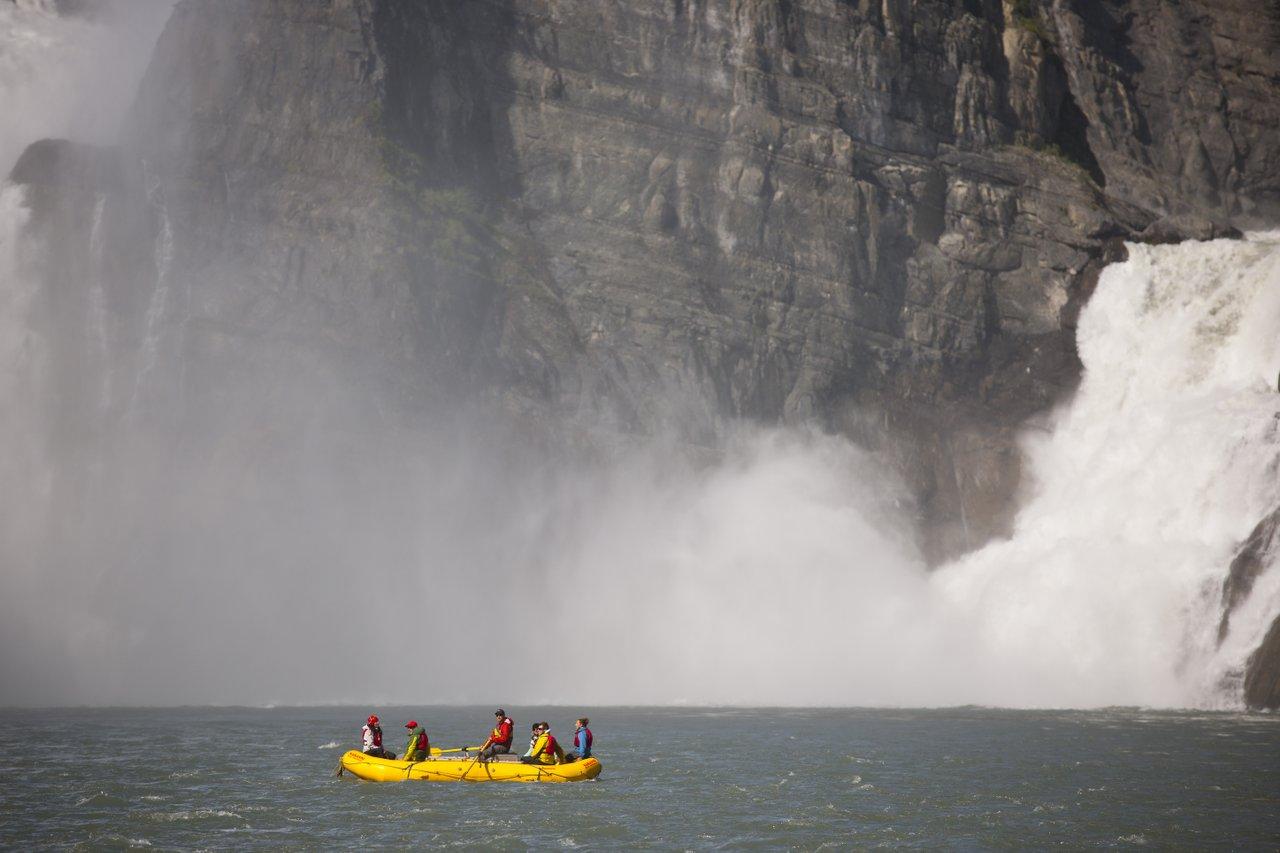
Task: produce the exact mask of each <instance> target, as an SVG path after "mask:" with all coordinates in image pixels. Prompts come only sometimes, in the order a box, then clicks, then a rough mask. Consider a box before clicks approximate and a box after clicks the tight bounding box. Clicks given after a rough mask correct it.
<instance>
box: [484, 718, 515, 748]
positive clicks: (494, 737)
mask: <svg viewBox="0 0 1280 853" xmlns="http://www.w3.org/2000/svg"><path fill="white" fill-rule="evenodd" d="M514 736H515V723H513V722H511V718H510V717H503V718H502V722H500V723H498V725H497V727H496V728H494V730H493V731H492V732H490V733H489V739H490V740H491V741H493V742H494V743H496V744H501V745H502V746H511V739H512V738H513V737H514Z"/></svg>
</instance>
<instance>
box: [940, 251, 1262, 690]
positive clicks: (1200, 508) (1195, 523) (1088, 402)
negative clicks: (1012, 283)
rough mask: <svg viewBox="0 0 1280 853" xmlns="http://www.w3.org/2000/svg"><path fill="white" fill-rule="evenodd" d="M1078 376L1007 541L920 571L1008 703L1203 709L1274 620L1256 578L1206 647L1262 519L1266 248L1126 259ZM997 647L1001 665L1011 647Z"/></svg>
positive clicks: (1089, 325)
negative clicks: (1225, 587)
mask: <svg viewBox="0 0 1280 853" xmlns="http://www.w3.org/2000/svg"><path fill="white" fill-rule="evenodd" d="M1078 343H1079V349H1080V356H1081V360H1082V361H1083V363H1084V369H1085V372H1084V377H1083V381H1082V383H1081V386H1080V388H1079V391H1078V392H1077V394H1076V395H1075V397H1074V399H1073V400H1071V402H1070V403H1069V404H1067V405H1066V406H1065V407H1063V408H1062V410H1061V411H1060V412H1058V413H1057V415H1056V417H1055V418H1054V421H1053V426H1052V430H1051V431H1050V432H1049V433H1048V434H1047V435H1039V434H1037V435H1032V436H1029V437H1028V438H1027V445H1026V452H1027V458H1028V461H1029V463H1030V466H1029V467H1030V471H1031V480H1032V493H1031V495H1030V498H1029V500H1028V501H1027V503H1026V505H1025V506H1024V507H1023V508H1022V510H1021V512H1020V513H1019V515H1018V517H1017V520H1016V522H1015V530H1014V532H1013V535H1012V537H1011V538H1010V539H1009V540H1008V541H1004V542H998V543H995V544H992V545H989V546H987V547H986V548H983V549H982V550H980V551H978V552H977V553H974V554H971V555H969V556H968V557H966V558H964V559H962V560H960V561H958V562H957V563H956V564H954V565H952V566H950V567H947V568H945V569H944V570H942V571H940V572H939V573H937V575H935V577H934V579H933V581H934V584H935V585H936V587H937V588H938V589H939V590H940V591H941V592H942V594H943V596H944V598H945V599H946V600H947V601H948V602H949V603H950V604H951V605H952V606H954V607H956V608H958V609H959V610H960V611H961V612H963V613H965V614H966V615H967V616H968V617H969V618H970V619H971V624H972V625H973V626H974V629H975V630H976V631H977V632H978V634H979V636H980V637H981V638H982V641H983V643H984V645H985V647H986V649H987V650H988V651H989V652H992V653H995V654H998V655H1009V654H1011V653H1012V654H1013V655H1014V656H1015V657H1017V658H1023V659H1026V658H1029V659H1030V660H1031V661H1032V662H1034V663H1036V664H1037V666H1036V668H1037V669H1042V670H1043V672H1044V673H1046V674H1048V675H1049V676H1050V678H1051V682H1050V683H1043V681H1042V680H1040V679H1032V680H1031V681H1029V682H1026V683H1023V684H1020V685H1019V684H1006V685H1005V686H1004V687H1003V688H1002V690H1001V694H1000V696H999V697H998V698H999V701H1002V702H1007V703H1012V704H1023V703H1024V702H1032V703H1035V704H1043V703H1049V704H1086V705H1095V704H1154V705H1198V706H1205V705H1208V706H1214V705H1219V704H1232V703H1233V702H1238V701H1239V700H1238V697H1234V696H1224V695H1221V694H1220V693H1219V692H1218V687H1217V686H1218V685H1219V684H1220V683H1221V682H1222V680H1223V677H1224V676H1225V675H1226V674H1227V673H1228V672H1230V671H1231V670H1238V669H1239V668H1240V667H1241V666H1242V665H1243V662H1244V661H1243V658H1244V656H1245V655H1247V654H1248V653H1249V652H1250V651H1252V649H1254V648H1256V646H1257V644H1258V642H1259V641H1260V640H1261V637H1262V633H1263V632H1264V631H1265V629H1266V627H1267V625H1268V624H1269V621H1270V619H1271V618H1274V616H1275V615H1276V613H1277V612H1278V611H1280V595H1278V593H1280V584H1278V583H1277V581H1280V577H1277V574H1278V573H1276V572H1275V571H1272V572H1270V573H1269V575H1264V581H1265V582H1264V583H1260V584H1259V586H1258V587H1257V588H1256V589H1255V590H1254V593H1253V596H1252V597H1251V601H1250V603H1249V605H1248V606H1247V607H1246V608H1245V611H1244V612H1242V613H1241V615H1240V617H1239V618H1238V619H1237V620H1236V621H1233V623H1232V631H1231V635H1230V636H1229V637H1228V641H1227V642H1226V643H1225V644H1224V647H1223V649H1222V650H1221V651H1219V650H1218V649H1217V648H1216V629H1217V624H1218V620H1219V619H1220V617H1221V614H1222V611H1221V606H1222V601H1221V590H1222V583H1223V580H1224V577H1225V571H1226V567H1227V566H1228V565H1229V564H1230V562H1231V559H1232V556H1233V554H1234V552H1235V549H1236V548H1237V547H1238V546H1239V545H1240V543H1241V542H1242V541H1243V540H1244V538H1245V537H1246V536H1247V535H1248V534H1249V532H1250V530H1251V529H1252V527H1253V526H1254V525H1255V524H1256V523H1257V522H1258V521H1259V520H1260V519H1261V518H1262V517H1263V516H1265V515H1266V514H1267V513H1268V512H1270V511H1271V510H1273V509H1274V508H1275V507H1276V506H1277V505H1280V394H1277V388H1276V379H1277V373H1278V372H1280V234H1254V235H1250V237H1249V239H1248V240H1247V241H1244V242H1233V241H1216V242H1212V243H1184V244H1181V245H1177V246H1163V247H1152V246H1142V245H1134V246H1131V247H1130V258H1129V260H1128V261H1127V262H1125V263H1122V264H1117V265H1113V266H1111V267H1109V268H1107V269H1106V270H1105V271H1104V272H1103V274H1102V277H1101V279H1100V281H1099V283H1098V288H1097V291H1096V293H1095V294H1094V296H1093V298H1092V299H1091V301H1090V302H1089V304H1088V306H1087V307H1086V309H1085V311H1084V313H1083V314H1082V316H1081V318H1080V324H1079V332H1078ZM1015 650H1016V651H1015Z"/></svg>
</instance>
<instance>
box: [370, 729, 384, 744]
mask: <svg viewBox="0 0 1280 853" xmlns="http://www.w3.org/2000/svg"><path fill="white" fill-rule="evenodd" d="M369 731H371V732H373V745H374V747H375V748H381V747H382V726H369Z"/></svg>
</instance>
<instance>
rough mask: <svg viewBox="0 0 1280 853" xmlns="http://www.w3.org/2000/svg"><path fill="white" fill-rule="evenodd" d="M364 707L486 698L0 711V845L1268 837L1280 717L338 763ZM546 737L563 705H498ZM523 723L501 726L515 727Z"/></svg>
mask: <svg viewBox="0 0 1280 853" xmlns="http://www.w3.org/2000/svg"><path fill="white" fill-rule="evenodd" d="M370 710H376V711H377V712H378V713H379V714H380V716H381V717H382V718H383V722H384V728H385V729H386V731H387V734H388V740H390V741H393V748H398V747H399V746H400V744H399V740H400V738H399V732H401V731H402V729H400V728H399V727H400V726H401V725H402V724H403V723H404V721H405V719H407V718H408V717H409V716H413V717H414V718H416V719H417V720H419V721H424V722H425V723H426V725H427V727H428V731H429V733H430V734H431V737H432V742H433V744H435V745H437V746H453V745H460V744H461V743H462V742H463V741H465V740H467V739H470V740H472V741H474V739H475V738H476V737H477V736H479V735H482V734H483V733H484V732H485V731H486V727H487V726H488V724H489V723H490V721H491V719H492V718H491V716H490V712H491V711H492V709H491V708H489V707H484V708H457V707H448V708H376V709H366V708H329V707H326V708H302V709H299V708H275V709H247V708H246V709H239V708H230V709H229V708H191V709H161V710H138V709H127V710H126V709H65V710H47V711H17V710H6V711H3V712H0V755H2V756H3V758H2V759H0V762H2V764H0V767H2V769H3V772H4V776H5V778H6V782H7V784H6V785H5V786H4V788H3V789H0V847H5V848H24V849H29V848H35V847H74V848H84V849H90V848H91V849H113V848H125V847H130V846H139V847H147V846H151V847H155V848H169V849H223V848H235V849H246V848H267V847H269V848H281V847H291V848H306V849H316V848H326V847H354V846H361V847H365V846H374V847H399V848H406V847H426V846H456V847H471V848H490V847H497V848H507V849H511V848H524V847H550V848H563V847H582V848H597V849H603V848H616V847H627V848H661V849H668V848H683V849H709V848H725V847H728V848H734V849H739V848H777V847H792V848H800V849H819V848H823V847H828V848H830V847H836V848H849V847H868V846H888V847H922V846H923V847H937V846H947V847H953V848H968V849H979V848H983V849H985V848H1011V847H1017V848H1025V847H1029V846H1030V847H1044V846H1049V845H1066V846H1068V847H1073V848H1074V847H1130V846H1142V845H1151V846H1156V847H1184V848H1204V847H1208V846H1230V847H1233V848H1236V849H1274V848H1275V846H1276V844H1277V843H1278V842H1280V760H1277V759H1278V757H1280V717H1277V716H1274V715H1242V714H1232V713H1187V712H1148V711H1141V710H1134V709H1120V710H1103V711H1066V712H1053V711H1008V710H992V709H980V708H960V709H946V710H883V709H842V710H833V709H811V710H805V709H786V710H777V709H704V708H687V709H686V708H666V709H653V708H603V709H598V710H597V709H586V711H587V712H588V713H589V714H590V716H591V717H592V723H593V725H592V728H593V730H594V731H595V733H596V747H597V753H598V756H599V758H600V760H601V762H602V763H603V766H604V771H603V773H602V774H601V776H600V778H599V779H598V780H596V781H594V782H585V783H578V784H568V785H495V784H478V785H472V784H456V785H455V784H432V783H412V782H407V783H395V784H377V783H368V782H361V781H358V780H354V779H353V778H351V777H350V776H349V775H347V776H344V777H343V778H335V777H334V775H333V770H334V768H335V766H336V763H337V760H338V757H339V756H340V755H341V753H342V751H343V750H344V749H347V748H350V747H353V746H355V745H356V744H357V742H358V732H359V727H360V725H361V724H362V722H363V718H364V717H365V716H366V715H367V714H368V713H369V711H370ZM508 711H510V712H512V715H513V716H514V717H515V720H516V724H517V732H518V733H519V732H527V731H528V726H529V724H530V723H531V722H533V721H535V720H538V719H546V720H548V721H550V722H551V724H552V728H553V731H554V732H558V733H559V734H560V735H561V736H562V737H563V736H564V735H565V734H566V733H571V727H572V720H573V718H574V717H575V716H577V715H578V714H580V713H582V710H581V709H578V708H508ZM519 739H520V735H519V734H518V735H517V740H518V741H519Z"/></svg>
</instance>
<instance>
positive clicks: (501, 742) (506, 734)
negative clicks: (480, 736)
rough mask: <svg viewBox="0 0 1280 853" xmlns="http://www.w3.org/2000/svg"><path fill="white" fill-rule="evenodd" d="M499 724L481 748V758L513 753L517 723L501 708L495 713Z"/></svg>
mask: <svg viewBox="0 0 1280 853" xmlns="http://www.w3.org/2000/svg"><path fill="white" fill-rule="evenodd" d="M493 716H494V717H495V718H496V719H497V724H496V725H495V726H494V727H493V731H491V732H489V737H488V739H486V740H485V742H484V743H483V744H482V745H481V746H480V757H481V758H493V757H494V756H495V755H501V754H505V753H508V752H510V751H511V741H512V740H513V739H514V738H515V736H516V731H515V725H516V724H515V723H513V722H512V721H511V718H510V717H508V716H507V712H506V711H504V710H502V709H501V708H499V709H498V710H496V711H494V712H493Z"/></svg>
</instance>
